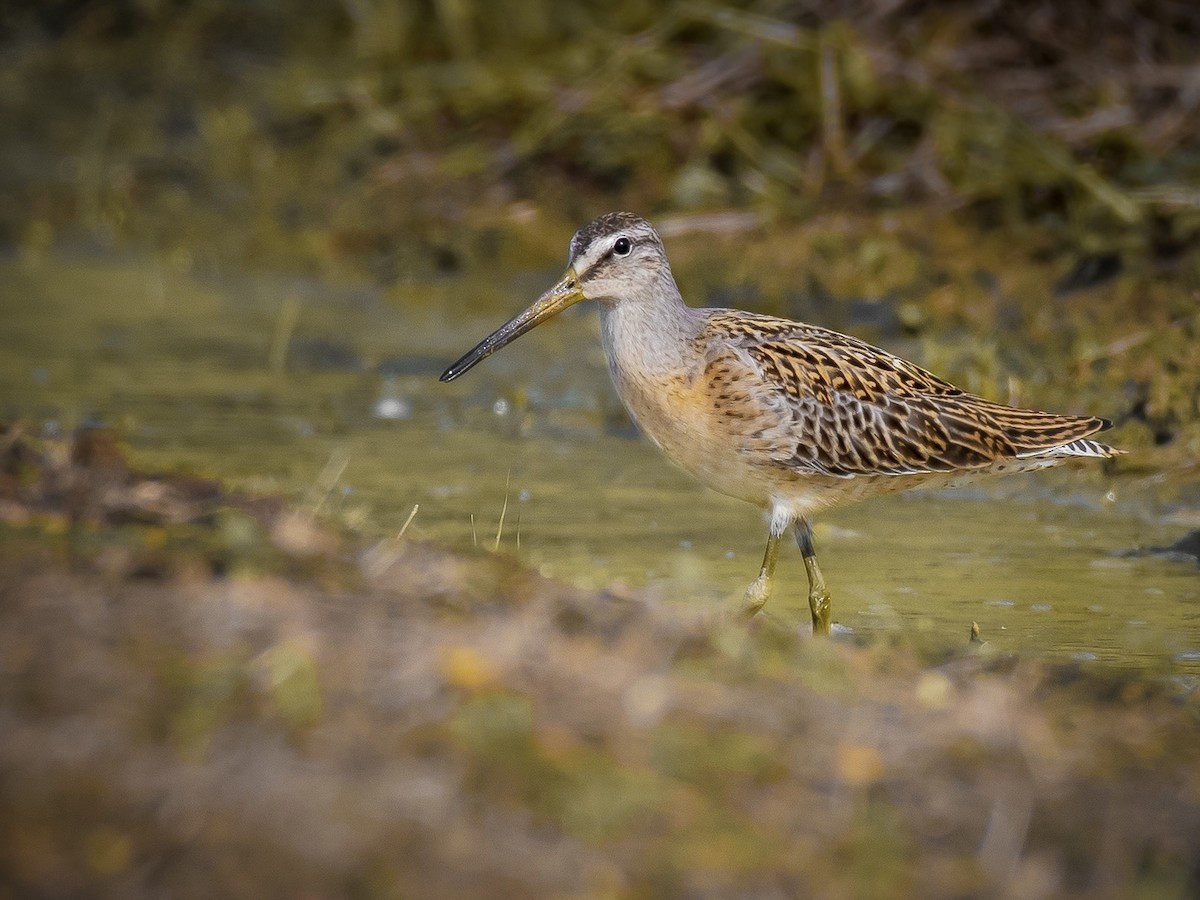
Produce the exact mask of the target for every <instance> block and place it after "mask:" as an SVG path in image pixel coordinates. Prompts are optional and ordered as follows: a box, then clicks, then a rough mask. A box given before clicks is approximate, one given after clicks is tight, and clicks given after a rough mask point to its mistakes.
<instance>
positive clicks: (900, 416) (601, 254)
mask: <svg viewBox="0 0 1200 900" xmlns="http://www.w3.org/2000/svg"><path fill="white" fill-rule="evenodd" d="M581 300H595V301H597V302H598V303H599V305H600V333H601V336H602V340H603V343H604V354H605V356H606V357H607V359H608V368H609V371H610V372H611V374H612V379H613V384H614V385H615V387H616V390H617V394H618V395H619V396H620V398H621V401H622V402H623V403H624V404H625V408H626V409H627V410H628V411H629V415H630V416H631V417H632V418H633V420H634V422H635V423H636V424H637V425H638V427H639V428H640V429H641V430H642V432H643V433H645V434H646V435H647V436H648V437H649V438H650V440H652V441H653V442H654V443H655V444H657V445H658V447H659V449H661V450H662V452H663V453H664V454H666V456H667V458H668V459H670V460H671V461H672V462H674V463H676V464H677V465H679V466H680V467H681V468H682V469H684V470H685V471H687V472H689V473H690V474H692V475H693V476H695V477H696V478H697V479H699V480H700V481H701V482H703V483H704V484H706V485H708V486H709V487H710V488H713V489H714V490H716V491H719V492H720V493H722V494H728V495H729V496H731V497H737V498H739V499H742V500H747V501H749V502H751V503H753V504H755V505H757V506H759V507H761V508H762V509H764V510H766V511H768V513H769V520H770V527H769V531H768V536H767V547H766V552H765V553H764V554H763V561H762V566H761V568H760V569H759V573H758V577H757V578H755V579H754V581H753V582H751V584H750V586H749V587H748V588H747V589H746V593H745V596H744V598H743V601H742V608H743V610H744V611H745V613H746V614H747V615H754V614H755V613H757V612H758V611H759V610H761V609H762V607H763V605H764V604H765V603H766V602H767V599H768V598H769V597H770V596H771V592H772V589H773V587H774V575H775V563H776V560H777V559H778V556H779V542H780V539H781V538H782V537H783V535H784V534H785V533H786V532H787V530H788V529H789V528H792V529H793V531H794V533H795V538H796V543H797V544H798V545H799V547H800V554H801V556H802V557H803V560H804V568H805V571H806V572H807V573H808V603H809V609H810V611H811V613H812V623H813V632H814V633H815V634H828V633H829V626H830V621H831V607H830V597H829V590H828V588H827V587H826V585H825V579H824V577H823V576H822V574H821V569H820V567H818V565H817V557H816V552H815V550H814V549H813V535H812V527H811V525H810V521H811V519H812V517H813V515H815V514H816V513H818V512H821V511H822V510H826V509H830V508H832V507H834V506H839V505H841V504H845V503H849V502H854V501H858V500H863V499H866V498H868V497H873V496H876V495H878V494H887V493H893V492H895V491H903V490H908V489H910V488H916V487H941V486H946V485H949V484H955V483H959V482H962V481H964V480H970V479H973V478H975V477H978V476H981V475H987V474H992V473H999V472H1022V471H1029V470H1033V469H1041V468H1045V467H1047V466H1053V465H1057V464H1058V463H1061V462H1063V461H1064V460H1067V459H1071V458H1074V457H1093V458H1100V459H1104V458H1108V457H1111V456H1116V455H1117V454H1119V453H1120V452H1121V451H1119V450H1116V449H1114V448H1112V447H1109V446H1106V445H1105V444H1101V443H1099V442H1097V441H1094V440H1091V439H1090V435H1093V434H1095V433H1096V432H1098V431H1102V430H1104V429H1105V428H1108V427H1110V425H1111V423H1110V422H1109V421H1107V420H1106V419H1102V418H1099V417H1096V416H1062V415H1054V414H1052V413H1045V412H1038V411H1036V410H1031V409H1018V408H1016V407H1012V406H1005V405H1003V404H1000V403H995V402H993V401H991V400H985V399H984V398H982V397H978V396H975V395H973V394H969V393H967V392H966V391H964V390H961V389H960V388H957V387H955V386H954V385H952V384H950V383H949V382H947V381H943V380H942V379H941V378H938V377H937V376H936V375H933V374H931V373H929V372H927V371H925V370H924V369H922V368H920V367H919V366H916V365H914V364H913V363H911V362H908V361H907V360H904V359H901V358H900V357H898V356H893V355H892V354H890V353H888V352H887V351H885V350H881V349H879V348H878V347H873V346H871V345H870V344H868V343H866V342H865V341H861V340H859V339H858V338H854V337H850V336H849V335H845V334H840V333H839V332H836V331H831V330H830V329H827V328H821V327H819V326H816V325H807V324H804V323H802V322H793V321H789V320H788V319H781V318H775V317H773V316H765V315H757V314H755V313H749V312H742V311H740V310H735V309H697V308H693V307H690V306H688V305H687V304H686V303H684V301H683V297H682V296H681V295H680V293H679V288H678V286H677V285H676V284H675V278H674V276H673V275H672V274H671V266H670V264H669V263H668V262H667V254H666V251H665V249H664V248H663V243H662V239H661V238H660V237H659V236H658V232H656V231H655V230H654V228H653V227H652V226H651V225H650V223H649V222H647V221H646V220H645V219H643V218H641V217H640V216H636V215H633V214H632V213H625V212H614V213H608V214H606V215H603V216H600V217H599V218H598V219H596V220H594V221H593V222H591V223H589V224H588V225H585V226H584V227H583V228H581V229H579V231H577V232H576V233H575V236H574V237H573V238H571V245H570V251H569V256H568V263H567V271H566V273H565V274H564V275H563V276H562V278H561V279H560V280H559V281H558V283H557V284H556V285H554V287H552V288H550V290H548V291H546V293H544V294H542V296H541V297H539V298H538V299H537V300H536V301H535V302H534V303H533V305H532V306H530V307H529V308H528V309H526V310H525V311H524V312H522V313H520V314H519V315H518V316H516V317H515V318H513V319H511V320H510V321H508V322H507V323H505V324H504V325H501V326H500V327H499V328H498V329H496V331H494V332H493V333H492V334H490V335H489V336H488V337H486V338H484V339H483V340H482V341H480V343H479V344H478V345H476V346H475V347H474V348H473V349H472V350H470V351H469V352H468V353H467V354H466V355H464V356H463V357H462V358H461V359H460V360H458V362H456V363H454V364H453V365H451V366H450V367H449V368H448V369H446V371H445V372H443V373H442V376H441V380H442V381H453V380H454V379H455V378H458V377H459V376H460V375H462V374H463V373H464V372H466V371H467V370H468V369H470V368H471V367H472V366H474V365H475V364H476V363H478V362H480V361H481V360H484V359H486V358H487V357H488V356H490V355H491V354H493V353H495V352H496V351H497V350H499V349H500V348H502V347H504V346H505V345H506V344H508V343H510V342H512V341H513V340H515V339H517V338H518V337H520V336H521V335H523V334H525V333H527V332H529V331H530V330H532V329H533V328H535V327H536V326H537V325H539V324H541V323H542V322H544V321H546V320H547V319H549V318H551V317H552V316H555V315H557V314H558V313H560V312H562V311H563V310H564V309H566V308H567V307H569V306H571V305H573V304H575V303H578V302H579V301H581Z"/></svg>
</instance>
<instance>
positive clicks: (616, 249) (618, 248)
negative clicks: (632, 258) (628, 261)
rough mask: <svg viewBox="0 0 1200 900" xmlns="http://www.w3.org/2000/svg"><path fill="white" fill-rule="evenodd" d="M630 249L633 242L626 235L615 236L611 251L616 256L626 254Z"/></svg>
mask: <svg viewBox="0 0 1200 900" xmlns="http://www.w3.org/2000/svg"><path fill="white" fill-rule="evenodd" d="M632 249H633V242H632V241H631V240H629V238H627V237H622V238H617V242H616V243H615V244H613V253H615V254H617V256H628V255H629V251H630V250H632Z"/></svg>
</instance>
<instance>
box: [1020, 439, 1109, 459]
mask: <svg viewBox="0 0 1200 900" xmlns="http://www.w3.org/2000/svg"><path fill="white" fill-rule="evenodd" d="M1124 452H1125V451H1124V450H1119V449H1117V448H1116V447H1110V446H1108V444H1101V443H1100V442H1099V441H1093V440H1090V439H1088V438H1079V439H1078V440H1074V441H1071V442H1070V443H1068V444H1060V445H1059V446H1057V447H1046V448H1043V449H1041V450H1027V451H1025V452H1024V453H1018V454H1017V459H1037V458H1042V459H1062V458H1065V457H1068V456H1089V457H1092V458H1095V459H1111V458H1112V457H1114V456H1120V455H1121V454H1122V453H1124Z"/></svg>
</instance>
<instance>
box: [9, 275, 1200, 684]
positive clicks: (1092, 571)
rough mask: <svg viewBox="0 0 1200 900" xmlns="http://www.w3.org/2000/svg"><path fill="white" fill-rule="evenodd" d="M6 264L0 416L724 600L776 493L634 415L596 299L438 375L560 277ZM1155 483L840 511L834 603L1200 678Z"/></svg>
mask: <svg viewBox="0 0 1200 900" xmlns="http://www.w3.org/2000/svg"><path fill="white" fill-rule="evenodd" d="M2 268H3V271H2V272H0V284H3V285H4V287H3V288H0V292H2V293H0V306H2V307H3V309H4V316H3V321H2V323H0V416H3V417H5V418H6V419H13V418H18V417H20V418H24V419H26V420H27V421H28V422H29V423H30V425H31V427H32V428H33V429H34V430H35V431H36V430H45V431H50V432H53V431H56V430H57V431H64V430H69V429H71V428H74V427H76V426H78V425H79V424H81V423H83V422H86V421H89V420H93V419H95V420H99V421H103V422H106V423H108V424H110V425H112V426H114V427H115V428H116V429H117V430H118V432H119V433H120V434H121V436H122V437H123V439H124V440H125V441H126V442H127V443H128V445H129V448H130V451H131V453H132V455H133V457H134V459H135V460H136V461H137V462H138V463H140V464H143V465H145V466H148V467H149V466H155V467H157V466H166V467H170V468H185V469H191V470H196V471H200V472H204V473H211V474H216V475H219V476H222V477H225V478H228V479H231V480H233V481H235V482H236V483H238V484H241V485H243V486H246V487H250V488H253V489H260V490H274V491H282V492H284V493H285V494H287V495H289V496H291V497H293V498H295V499H297V500H299V501H302V502H305V503H308V504H310V505H311V506H313V507H319V508H320V510H321V511H322V512H323V513H327V514H330V515H332V516H334V517H336V518H339V519H341V520H343V521H345V522H347V523H348V524H351V525H353V526H354V527H356V528H360V529H363V530H365V531H367V532H373V533H377V534H379V535H380V536H381V537H384V536H390V535H394V534H395V533H396V532H397V531H398V530H399V529H400V528H401V527H402V526H403V525H404V524H405V522H406V521H408V520H409V519H410V516H411V523H410V524H409V525H408V531H407V534H410V535H414V536H418V537H423V538H430V539H436V540H438V541H441V542H444V543H447V544H449V545H452V546H458V547H463V548H466V547H471V546H473V545H474V546H480V547H485V548H489V549H490V548H492V547H494V546H496V545H497V543H498V544H499V547H500V548H501V550H502V551H503V552H507V553H513V554H516V555H517V556H518V557H519V558H520V559H521V560H522V561H524V562H525V563H527V564H528V565H530V566H533V567H536V568H538V569H540V570H541V571H542V572H544V573H545V574H548V575H552V576H556V577H560V578H565V579H568V580H572V581H575V582H579V583H582V584H586V585H600V584H606V583H609V582H613V581H621V582H625V583H629V584H633V585H637V586H641V587H645V588H647V589H649V590H650V591H651V592H653V594H655V595H656V596H659V597H661V598H662V599H663V600H664V601H666V602H672V603H683V604H700V605H704V606H710V607H713V608H717V607H719V606H720V605H722V604H728V603H731V602H733V601H736V600H737V599H738V598H739V597H740V595H741V592H742V590H743V589H744V588H745V585H746V584H747V583H748V582H749V580H750V579H751V578H752V577H753V575H754V574H755V573H756V571H757V566H758V563H759V560H760V554H761V552H762V544H763V541H764V539H765V524H764V522H763V520H762V517H761V515H760V513H758V512H757V511H756V510H754V509H752V508H751V507H749V506H747V505H745V504H743V503H740V502H738V501H734V500H730V499H728V498H724V497H721V496H719V495H716V494H714V493H712V492H710V491H707V490H706V489H704V488H702V487H700V486H698V485H696V484H695V483H694V482H692V481H691V480H690V479H689V478H688V477H687V476H685V475H684V474H682V473H680V472H677V471H676V470H675V469H673V468H672V467H671V466H670V465H669V464H667V463H666V462H665V461H664V460H663V459H662V458H661V457H660V456H659V454H658V452H657V451H656V450H655V449H654V448H653V447H652V446H650V445H649V444H648V443H647V442H645V441H643V440H640V439H638V438H637V437H636V435H635V434H634V432H633V431H632V429H631V428H630V427H629V425H628V423H627V421H626V420H625V419H624V417H623V414H622V413H621V411H620V409H619V404H618V402H617V400H616V399H615V396H614V395H613V393H612V390H611V387H610V386H609V385H608V379H607V373H606V371H605V368H604V362H603V357H602V354H601V352H600V349H599V345H598V341H597V338H596V321H595V314H594V312H592V311H589V310H585V309H580V310H576V311H572V313H570V314H568V315H567V316H565V317H564V320H563V321H562V322H558V323H554V324H552V325H550V326H548V327H545V328H543V329H541V330H540V331H539V332H538V333H537V334H535V335H532V336H529V337H526V338H524V339H522V340H521V341H520V342H519V343H518V344H516V345H514V346H512V347H510V348H508V349H507V350H506V351H504V352H503V353H501V354H499V355H497V356H496V357H493V358H492V359H490V360H488V361H486V362H485V363H483V364H482V365H480V366H479V367H478V369H476V370H475V371H473V372H471V373H470V374H469V375H468V376H466V377H464V378H463V379H461V380H460V381H458V382H456V383H454V384H453V385H442V384H439V383H438V381H437V375H438V373H439V372H440V371H441V369H442V367H443V366H444V365H445V363H447V362H448V361H450V360H451V359H454V358H456V357H457V356H458V355H459V354H460V353H461V352H462V351H463V350H465V349H466V348H467V347H469V346H471V345H472V344H473V343H474V342H475V341H476V340H478V339H479V338H480V337H482V336H483V335H484V334H486V333H487V332H488V331H490V330H491V329H492V328H493V327H494V326H495V325H496V324H498V323H499V322H500V321H503V320H504V319H505V318H507V316H508V315H510V314H511V313H512V312H514V311H516V310H518V309H520V308H522V307H523V305H524V304H525V303H526V302H528V300H529V298H530V297H532V296H534V295H535V294H536V292H537V290H538V289H539V287H540V286H541V285H542V282H543V281H545V282H546V283H548V282H549V278H550V277H551V276H552V274H553V273H544V277H543V273H535V274H532V275H514V276H512V277H510V278H507V279H504V280H501V281H500V282H499V283H492V282H482V281H479V282H476V281H472V280H470V279H454V280H447V281H445V282H439V283H431V284H421V285H410V286H405V287H402V288H397V289H395V290H392V291H390V292H386V293H385V292H381V291H379V290H378V289H376V288H373V287H366V286H347V285H330V284H328V283H324V282H318V281H314V280H306V279H303V278H299V277H296V278H288V277H278V278H249V277H244V276H241V275H238V274H230V273H221V272H208V273H194V272H193V273H186V274H184V273H181V272H179V271H177V270H175V269H173V268H172V267H170V266H169V265H166V264H164V263H161V262H158V261H147V260H145V259H126V260H122V261H113V260H111V259H107V258H105V259H96V258H87V257H84V256H82V255H79V254H76V255H74V256H71V257H61V258H47V259H41V260H36V261H29V260H25V261H9V262H6V263H4V264H3V266H2ZM467 297H469V298H470V302H469V303H468V302H467V301H466V299H465V298H467ZM468 308H469V309H471V310H473V312H472V313H471V314H470V315H469V316H468V315H466V314H465V313H464V310H466V309H468ZM480 310H484V312H480ZM1141 477H1142V478H1144V477H1145V476H1141ZM1141 484H1142V482H1141V481H1139V478H1138V477H1135V476H1125V477H1118V478H1116V479H1112V478H1109V477H1107V476H1105V475H1103V474H1102V473H1101V472H1100V471H1099V470H1098V468H1096V467H1083V468H1081V469H1078V470H1070V471H1056V472H1050V473H1045V474H1040V475H1023V476H1015V477H1014V478H1013V479H1009V480H1006V481H1000V482H992V483H989V484H985V485H983V486H980V487H976V488H971V489H969V490H959V491H953V492H941V493H933V494H927V493H914V494H910V495H904V496H899V497H892V498H885V499H881V500H877V501H873V502H871V503H868V504H865V505H862V506H858V507H850V508H846V509H843V510H838V511H835V512H834V513H831V514H827V515H826V516H824V517H823V518H822V519H821V520H819V522H818V526H817V540H818V552H819V554H820V558H821V560H822V565H823V568H824V570H825V573H826V577H827V578H828V579H829V582H830V586H831V589H832V590H833V595H834V618H835V620H836V621H838V622H840V623H841V624H842V625H843V626H845V627H846V628H847V629H849V630H850V631H852V632H853V633H854V634H856V635H865V636H867V637H871V636H875V635H879V634H885V633H887V632H889V631H894V630H903V631H905V632H906V633H908V634H915V635H917V636H918V637H919V639H921V640H927V641H928V642H930V643H933V644H944V645H946V646H955V645H959V644H961V643H963V642H965V640H966V635H967V631H968V629H969V627H970V624H971V622H973V621H975V622H978V623H979V624H980V626H981V628H982V631H983V635H984V637H985V638H987V639H988V640H989V641H990V642H991V644H992V645H993V646H994V647H996V648H999V649H1002V650H1013V651H1019V652H1022V653H1047V654H1053V655H1057V656H1068V657H1077V658H1080V659H1097V660H1101V661H1104V662H1105V663H1109V664H1116V665H1120V666H1129V667H1133V668H1137V669H1140V670H1150V671H1152V672H1159V673H1162V674H1167V675H1178V676H1181V677H1184V678H1189V679H1191V678H1196V677H1197V676H1200V569H1197V566H1196V565H1195V563H1192V562H1187V561H1181V560H1178V559H1169V558H1164V557H1162V556H1156V555H1148V554H1147V553H1146V552H1145V551H1146V550H1147V549H1148V548H1151V547H1155V546H1162V545H1167V544H1170V543H1172V542H1173V541H1175V540H1177V539H1178V538H1179V537H1180V536H1181V535H1182V534H1183V533H1184V532H1185V531H1186V527H1184V526H1181V525H1180V524H1179V523H1178V522H1174V521H1171V520H1170V519H1169V518H1168V517H1167V516H1165V515H1164V511H1163V510H1162V509H1160V508H1158V507H1155V506H1153V505H1152V504H1150V503H1147V502H1143V500H1142V498H1141V495H1142V494H1143V492H1142V491H1141V489H1140V487H1141ZM414 507H419V508H418V509H417V512H416V514H415V515H412V513H413V509H414ZM805 589H806V583H805V579H804V572H803V567H802V566H801V565H800V561H799V555H798V553H796V552H795V551H794V549H792V548H789V549H788V551H787V552H785V554H784V557H783V559H782V561H781V565H780V572H779V585H778V589H777V591H778V592H777V595H776V597H775V598H773V600H772V601H771V603H770V606H769V610H770V614H771V615H773V616H776V617H778V618H779V619H781V620H783V621H786V622H795V623H797V624H798V625H799V626H803V625H804V623H805V622H806V620H807V606H806V600H805Z"/></svg>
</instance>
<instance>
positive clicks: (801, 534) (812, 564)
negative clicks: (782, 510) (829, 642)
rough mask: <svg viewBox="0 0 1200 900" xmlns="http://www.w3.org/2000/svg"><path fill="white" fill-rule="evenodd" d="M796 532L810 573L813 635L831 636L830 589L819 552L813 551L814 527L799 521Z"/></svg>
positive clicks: (809, 596) (807, 570)
mask: <svg viewBox="0 0 1200 900" xmlns="http://www.w3.org/2000/svg"><path fill="white" fill-rule="evenodd" d="M795 532H796V544H797V545H799V547H800V555H801V556H802V557H803V558H804V571H806V572H807V573H808V608H809V609H810V610H811V611H812V622H813V634H829V618H830V613H831V609H830V601H829V589H828V588H827V587H825V576H823V575H822V574H821V567H820V566H818V565H817V551H816V550H814V549H813V534H812V526H811V525H809V524H808V519H803V518H802V519H797V520H796V526H795Z"/></svg>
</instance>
